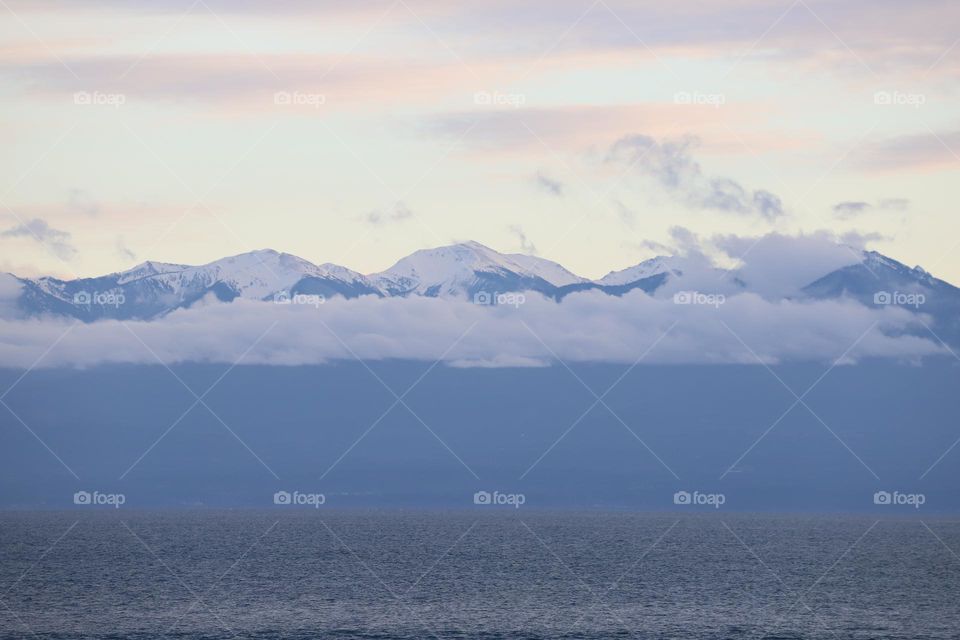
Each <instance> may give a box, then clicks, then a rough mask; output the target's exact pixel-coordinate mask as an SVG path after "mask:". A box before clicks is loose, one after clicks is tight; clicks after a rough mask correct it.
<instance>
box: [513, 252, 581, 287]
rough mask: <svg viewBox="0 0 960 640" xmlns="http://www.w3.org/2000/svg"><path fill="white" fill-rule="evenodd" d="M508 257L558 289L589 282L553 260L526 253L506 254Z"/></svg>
mask: <svg viewBox="0 0 960 640" xmlns="http://www.w3.org/2000/svg"><path fill="white" fill-rule="evenodd" d="M506 257H507V258H509V259H510V260H512V261H513V262H516V263H517V264H518V265H520V266H521V267H523V268H524V269H526V270H527V271H528V272H529V273H531V274H536V275H537V276H539V277H540V278H543V279H544V280H546V281H547V282H549V283H550V284H552V285H555V286H558V287H565V286H567V285H569V284H577V283H580V282H588V280H587V279H586V278H581V277H580V276H578V275H576V274H574V273H571V272H570V271H567V269H566V268H564V267H563V266H562V265H560V264H558V263H556V262H553V261H552V260H545V259H544V258H538V257H537V256H528V255H527V254H525V253H508V254H506Z"/></svg>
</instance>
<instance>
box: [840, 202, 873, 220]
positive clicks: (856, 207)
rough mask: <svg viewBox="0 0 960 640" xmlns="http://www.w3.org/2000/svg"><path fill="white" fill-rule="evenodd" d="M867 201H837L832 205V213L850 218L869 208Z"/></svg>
mask: <svg viewBox="0 0 960 640" xmlns="http://www.w3.org/2000/svg"><path fill="white" fill-rule="evenodd" d="M870 206H871V205H870V203H869V202H862V201H857V202H838V203H837V204H835V205H833V215H835V216H836V217H838V218H852V217H853V216H856V215H859V214H861V213H863V212H864V211H866V210H867V209H869V208H870Z"/></svg>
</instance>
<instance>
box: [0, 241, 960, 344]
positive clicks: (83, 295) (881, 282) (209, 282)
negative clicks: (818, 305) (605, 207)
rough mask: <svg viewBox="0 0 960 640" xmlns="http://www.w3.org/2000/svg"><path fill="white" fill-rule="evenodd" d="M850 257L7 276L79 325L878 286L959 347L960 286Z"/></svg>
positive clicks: (20, 304) (830, 292)
mask: <svg viewBox="0 0 960 640" xmlns="http://www.w3.org/2000/svg"><path fill="white" fill-rule="evenodd" d="M857 253H858V254H859V255H858V257H860V258H861V260H860V262H857V263H856V264H852V265H848V266H845V267H843V268H840V269H834V270H831V271H830V272H829V273H827V274H826V275H824V276H822V277H819V276H817V277H818V279H816V280H814V281H813V282H810V283H809V284H806V285H805V286H803V287H802V288H801V289H799V290H798V289H796V287H795V286H792V287H789V288H788V291H787V292H786V293H784V292H783V291H772V292H771V291H769V290H768V289H769V287H767V289H764V288H763V286H761V285H762V284H763V283H762V282H759V280H758V277H757V272H756V270H754V271H752V272H751V271H749V270H747V271H744V270H743V268H742V267H741V268H740V269H737V270H731V271H727V270H724V269H720V268H717V267H716V266H714V265H713V264H712V262H711V261H710V260H709V259H708V258H707V257H706V256H704V255H702V254H690V255H684V256H658V257H656V258H652V259H650V260H646V261H644V262H641V263H640V264H638V265H634V266H632V267H629V268H627V269H623V270H620V271H613V272H611V273H609V274H607V275H606V276H604V277H603V278H601V279H599V280H595V281H591V280H586V279H584V278H580V277H579V276H577V275H575V274H573V273H571V272H570V271H568V270H567V269H565V268H564V267H563V266H561V265H559V264H557V263H555V262H551V261H549V260H545V259H543V258H538V257H535V256H528V255H522V254H501V253H498V252H497V251H494V250H493V249H490V248H489V247H486V246H484V245H482V244H479V243H477V242H464V243H460V244H455V245H450V246H444V247H438V248H434V249H424V250H421V251H417V252H415V253H413V254H411V255H409V256H407V257H406V258H403V259H402V260H400V261H399V262H397V263H396V264H395V265H394V266H393V267H391V268H390V269H387V270H386V271H383V272H381V273H376V274H372V275H369V276H364V275H362V274H360V273H357V272H356V271H352V270H350V269H347V268H346V267H342V266H339V265H335V264H330V263H326V264H322V265H315V264H313V263H311V262H309V261H307V260H303V259H302V258H298V257H297V256H294V255H291V254H286V253H280V252H277V251H273V250H270V249H263V250H259V251H252V252H249V253H243V254H240V255H236V256H230V257H227V258H222V259H220V260H215V261H213V262H210V263H208V264H205V265H200V266H189V265H181V264H169V263H162V262H144V263H142V264H139V265H137V266H136V267H133V268H132V269H129V270H127V271H121V272H117V273H112V274H108V275H104V276H100V277H96V278H80V279H76V280H60V279H57V278H50V277H45V278H37V279H30V278H17V277H15V276H13V277H12V279H10V280H9V282H10V286H8V287H5V289H9V291H10V293H9V295H8V297H9V299H10V302H9V303H8V309H13V310H14V311H16V314H17V315H20V316H22V315H26V316H38V315H45V314H50V315H61V316H68V317H74V318H78V319H80V320H83V321H87V322H89V321H94V320H98V319H102V318H115V319H127V318H144V319H149V318H157V317H160V316H162V315H164V314H166V313H169V312H171V311H173V310H175V309H179V308H183V307H189V306H191V305H193V304H195V303H197V302H198V301H200V300H205V299H211V298H215V299H217V300H219V301H221V302H230V301H232V300H234V299H236V298H245V299H251V300H271V299H273V297H274V296H275V295H276V294H278V293H280V292H286V293H288V294H291V295H297V294H307V295H319V296H323V297H326V298H332V297H335V296H342V297H344V298H356V297H358V296H364V295H375V296H384V297H390V296H407V295H419V296H429V297H447V298H454V299H460V300H464V299H466V300H471V299H474V298H475V297H476V296H477V295H478V294H480V293H486V294H488V297H486V298H485V299H489V294H493V293H507V292H521V291H526V292H538V293H541V294H543V295H545V296H547V297H550V298H553V299H554V300H556V301H557V302H558V303H561V302H562V301H563V300H564V299H565V298H566V297H567V296H569V295H572V294H576V293H579V292H584V291H588V290H597V291H600V292H602V293H606V294H608V295H614V296H621V295H625V294H628V293H629V292H631V291H633V290H635V289H638V288H639V289H641V290H642V291H644V292H646V293H647V294H648V295H651V296H653V297H656V298H659V299H669V298H670V297H671V296H673V295H674V294H675V293H677V292H678V291H700V292H706V293H722V294H724V295H726V296H731V295H736V294H739V293H744V292H750V293H754V294H758V295H761V296H764V297H767V298H768V299H794V300H802V299H823V298H855V299H857V300H859V301H860V302H862V303H863V304H866V305H872V306H875V295H876V294H878V293H882V292H888V293H889V294H890V296H891V297H892V298H893V299H894V300H896V299H897V298H896V296H895V294H898V293H919V294H923V296H924V300H925V302H924V304H923V305H918V306H917V307H915V308H913V309H911V310H914V311H918V312H925V313H929V314H931V315H932V316H934V317H935V318H937V320H936V322H935V323H934V326H933V329H934V330H935V331H937V333H939V334H941V335H944V336H948V337H950V338H953V337H954V336H955V337H956V339H957V342H958V343H960V320H957V318H960V289H957V288H956V287H953V286H952V285H950V284H949V283H946V282H944V281H941V280H938V279H936V278H934V277H933V276H931V275H930V274H928V273H927V272H926V271H924V270H923V269H921V268H919V267H915V268H910V267H907V266H905V265H903V264H901V263H899V262H897V261H896V260H893V259H891V258H888V257H886V256H883V255H881V254H879V253H876V252H872V251H870V252H862V253H861V252H859V251H858V252H857ZM781 271H783V272H784V273H785V274H786V275H791V274H792V277H793V279H794V280H797V281H798V282H799V281H804V282H806V279H807V278H808V276H809V274H808V270H807V271H803V270H801V271H798V272H796V273H794V272H793V270H791V269H790V268H789V264H787V265H783V269H781ZM777 273H778V274H779V273H780V272H777ZM780 275H783V274H780ZM778 277H779V276H778ZM2 284H3V281H0V285H2ZM11 305H12V306H11ZM9 315H10V314H9V313H7V314H6V315H3V316H2V317H8V316H9ZM941 332H942V333H941Z"/></svg>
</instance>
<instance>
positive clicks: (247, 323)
mask: <svg viewBox="0 0 960 640" xmlns="http://www.w3.org/2000/svg"><path fill="white" fill-rule="evenodd" d="M919 329H920V325H919V324H918V321H917V319H916V317H915V316H913V315H912V314H911V313H910V312H908V311H906V310H904V309H900V308H895V307H886V308H868V307H865V306H862V305H860V304H858V303H856V302H853V301H849V300H842V301H819V302H803V303H801V302H795V301H777V302H774V301H769V300H765V299H764V298H762V297H760V296H757V295H754V294H742V295H736V296H732V297H729V298H726V299H725V300H724V301H723V302H722V303H717V304H675V303H674V301H673V299H672V298H667V299H658V298H654V297H651V296H648V295H646V294H645V293H643V292H641V291H633V292H631V293H629V294H627V295H625V296H623V297H622V298H616V297H612V296H608V295H605V294H602V293H598V292H584V293H580V294H574V295H571V296H568V297H567V298H565V299H564V301H563V303H562V304H557V303H556V302H554V301H552V300H549V299H546V298H543V297H540V296H538V295H536V294H526V296H525V299H523V300H522V301H520V302H518V303H517V304H509V305H507V304H504V305H501V306H481V305H475V304H472V303H470V302H464V301H453V300H445V299H435V298H424V297H411V298H384V299H381V298H376V297H363V298H359V299H353V300H343V299H339V298H337V299H332V300H328V301H327V302H326V304H322V305H319V306H312V305H295V304H291V305H277V304H273V303H270V302H256V301H248V300H237V301H234V302H233V303H230V304H224V303H216V302H208V303H206V304H203V305H201V306H198V307H195V308H192V309H184V310H179V311H176V312H174V313H171V314H170V315H168V316H166V317H164V318H162V319H159V320H154V321H150V322H140V321H137V322H118V321H112V320H111V321H102V322H96V323H91V324H81V323H74V322H73V321H67V320H62V319H57V320H52V319H39V320H37V319H34V320H0V362H2V363H3V366H5V367H13V368H23V367H28V366H30V365H32V364H33V363H34V362H36V361H37V359H38V358H40V361H39V363H38V364H37V366H39V367H58V366H71V367H88V366H95V365H99V364H105V363H137V364H159V363H160V362H162V363H164V364H167V365H172V364H176V363H184V362H214V363H225V364H232V363H235V362H240V363H243V364H267V365H308V364H320V363H325V362H329V361H332V360H353V359H355V358H359V359H363V360H365V361H366V360H384V359H409V360H422V361H430V362H432V361H442V362H444V363H446V364H448V365H452V366H488V367H490V366H492V367H511V366H546V365H549V364H551V363H556V362H557V361H558V360H562V361H564V362H609V363H621V364H633V363H634V362H636V361H638V360H642V362H643V363H645V364H669V363H702V364H713V363H750V364H756V363H758V361H761V360H762V361H763V362H765V363H769V364H773V363H780V362H787V361H811V360H812V361H822V362H824V363H828V364H829V363H833V362H835V361H837V360H838V359H839V360H841V363H852V362H856V361H858V360H861V359H863V358H872V357H882V358H896V359H909V360H916V359H918V358H922V357H924V356H929V355H935V354H942V353H943V350H942V348H941V347H940V346H938V345H936V344H934V343H933V342H932V341H930V340H927V339H924V338H920V337H916V336H913V335H908V334H907V332H910V331H914V332H918V330H919ZM58 340H59V342H58ZM54 343H56V345H55V346H54V347H53V348H50V345H52V344H54ZM48 349H49V351H48ZM45 352H46V355H44V353H45Z"/></svg>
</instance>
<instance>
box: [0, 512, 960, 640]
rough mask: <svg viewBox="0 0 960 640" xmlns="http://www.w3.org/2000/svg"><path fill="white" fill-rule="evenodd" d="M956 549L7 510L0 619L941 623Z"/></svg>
mask: <svg viewBox="0 0 960 640" xmlns="http://www.w3.org/2000/svg"><path fill="white" fill-rule="evenodd" d="M957 551H960V521H958V520H956V519H953V520H950V519H944V518H935V517H930V518H924V519H922V520H921V519H919V518H884V519H877V518H875V517H868V516H864V517H859V516H832V515H819V516H811V515H789V516H788V515H782V516H778V515H749V514H734V513H725V512H722V511H718V512H717V513H695V514H675V513H629V512H609V511H607V512H591V511H585V512H562V511H537V510H527V509H524V508H509V509H496V508H493V507H489V508H483V507H477V508H476V509H474V510H463V511H440V510H436V511H404V510H388V511H377V510H356V511H332V510H327V509H325V508H324V507H320V508H317V509H296V508H290V509H283V508H277V509H274V510H263V511H253V510H236V511H227V510H223V511H215V510H179V511H177V510H172V511H132V510H125V509H123V508H121V509H100V510H82V509H81V510H74V511H57V512H16V511H7V512H3V513H2V514H0V637H2V638H28V637H32V638H43V639H48V638H49V639H53V638H57V639H60V638H182V639H186V638H190V639H198V640H199V639H207V638H209V639H214V638H264V639H266V638H270V639H277V640H294V639H307V638H339V639H344V640H346V639H353V638H357V639H360V638H363V639H374V638H376V639H383V640H390V639H413V638H417V639H421V638H423V639H426V638H436V639H446V638H482V639H489V640H495V639H496V640H499V639H503V640H507V639H511V640H512V639H517V640H519V639H528V640H533V639H539V638H544V639H547V638H570V639H574V638H582V639H601V638H638V639H639V638H644V639H645V638H691V639H692V638H696V639H700V638H703V639H706V638H711V639H721V638H752V639H758V640H759V639H773V638H778V639H786V638H796V639H815V638H824V639H827V638H831V639H847V638H849V639H854V638H856V639H868V638H872V639H893V638H897V639H904V640H905V639H911V640H919V639H927V638H944V639H946V638H957V637H960V557H958V556H957V553H956V552H957Z"/></svg>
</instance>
